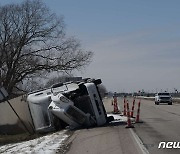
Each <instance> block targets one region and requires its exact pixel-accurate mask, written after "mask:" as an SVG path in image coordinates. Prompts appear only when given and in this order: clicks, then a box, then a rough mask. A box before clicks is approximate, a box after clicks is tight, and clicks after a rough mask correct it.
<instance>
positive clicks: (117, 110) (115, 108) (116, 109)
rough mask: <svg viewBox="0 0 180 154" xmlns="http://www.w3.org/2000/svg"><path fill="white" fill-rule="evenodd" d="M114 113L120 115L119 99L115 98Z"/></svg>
mask: <svg viewBox="0 0 180 154" xmlns="http://www.w3.org/2000/svg"><path fill="white" fill-rule="evenodd" d="M114 113H119V109H118V106H117V97H114Z"/></svg>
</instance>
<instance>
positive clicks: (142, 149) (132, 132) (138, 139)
mask: <svg viewBox="0 0 180 154" xmlns="http://www.w3.org/2000/svg"><path fill="white" fill-rule="evenodd" d="M130 132H131V134H132V136H133V137H134V139H135V141H136V142H137V144H138V145H139V147H140V149H141V151H142V153H143V154H149V151H148V150H147V149H146V147H145V146H144V144H143V142H142V141H141V139H140V138H139V137H138V136H137V134H136V133H135V132H134V131H133V129H132V128H130Z"/></svg>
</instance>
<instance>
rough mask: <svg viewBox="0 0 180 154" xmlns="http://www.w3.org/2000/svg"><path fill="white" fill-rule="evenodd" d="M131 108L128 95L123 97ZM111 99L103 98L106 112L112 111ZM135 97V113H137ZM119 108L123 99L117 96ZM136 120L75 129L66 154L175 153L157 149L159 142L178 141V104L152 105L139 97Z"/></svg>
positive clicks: (179, 136) (179, 126)
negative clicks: (128, 123) (130, 126)
mask: <svg viewBox="0 0 180 154" xmlns="http://www.w3.org/2000/svg"><path fill="white" fill-rule="evenodd" d="M127 99H128V101H129V104H130V108H131V107H132V102H133V100H132V98H127ZM111 100H112V99H106V100H105V101H104V104H105V107H106V110H107V112H112V111H113V106H112V105H111ZM138 101H139V99H136V104H135V113H134V116H136V112H137V103H138ZM118 105H119V106H120V110H121V111H123V98H118ZM140 120H141V121H143V123H136V124H134V126H135V128H131V129H126V128H125V126H126V124H124V123H122V122H120V123H117V124H114V125H108V126H105V127H97V128H91V129H82V130H77V131H75V133H74V135H73V136H72V137H71V138H70V140H69V141H68V142H69V145H70V146H69V150H68V152H67V154H85V153H88V154H101V153H102V154H109V153H111V154H140V153H142V151H143V152H144V153H147V151H146V150H148V153H150V154H179V153H180V149H162V148H161V149H158V145H159V143H160V142H161V141H163V142H169V141H171V142H175V141H176V142H180V104H173V105H166V104H160V105H155V104H154V102H153V101H149V100H143V99H142V100H141V110H140Z"/></svg>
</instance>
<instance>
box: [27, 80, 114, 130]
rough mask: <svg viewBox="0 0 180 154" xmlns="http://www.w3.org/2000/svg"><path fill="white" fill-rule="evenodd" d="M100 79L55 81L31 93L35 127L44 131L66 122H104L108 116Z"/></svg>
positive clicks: (72, 126)
mask: <svg viewBox="0 0 180 154" xmlns="http://www.w3.org/2000/svg"><path fill="white" fill-rule="evenodd" d="M99 84H101V80H100V79H97V80H95V79H85V80H83V81H81V82H67V83H58V84H55V85H53V86H52V87H51V88H50V89H46V90H42V91H38V92H34V93H31V94H29V96H28V99H27V100H28V102H29V106H30V110H31V113H32V118H33V121H34V125H35V129H36V131H38V132H44V131H48V130H51V129H53V128H55V129H59V128H61V127H63V126H65V125H69V126H70V127H71V128H77V127H82V126H83V127H92V126H101V125H104V124H106V123H108V122H110V121H112V120H114V119H113V117H107V114H106V111H105V108H104V105H103V102H102V98H101V96H100V93H99V89H98V85H99Z"/></svg>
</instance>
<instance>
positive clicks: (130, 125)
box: [126, 101, 134, 128]
mask: <svg viewBox="0 0 180 154" xmlns="http://www.w3.org/2000/svg"><path fill="white" fill-rule="evenodd" d="M126 105H127V126H126V128H134V126H133V125H132V122H131V117H130V112H129V103H128V101H127V103H126Z"/></svg>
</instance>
